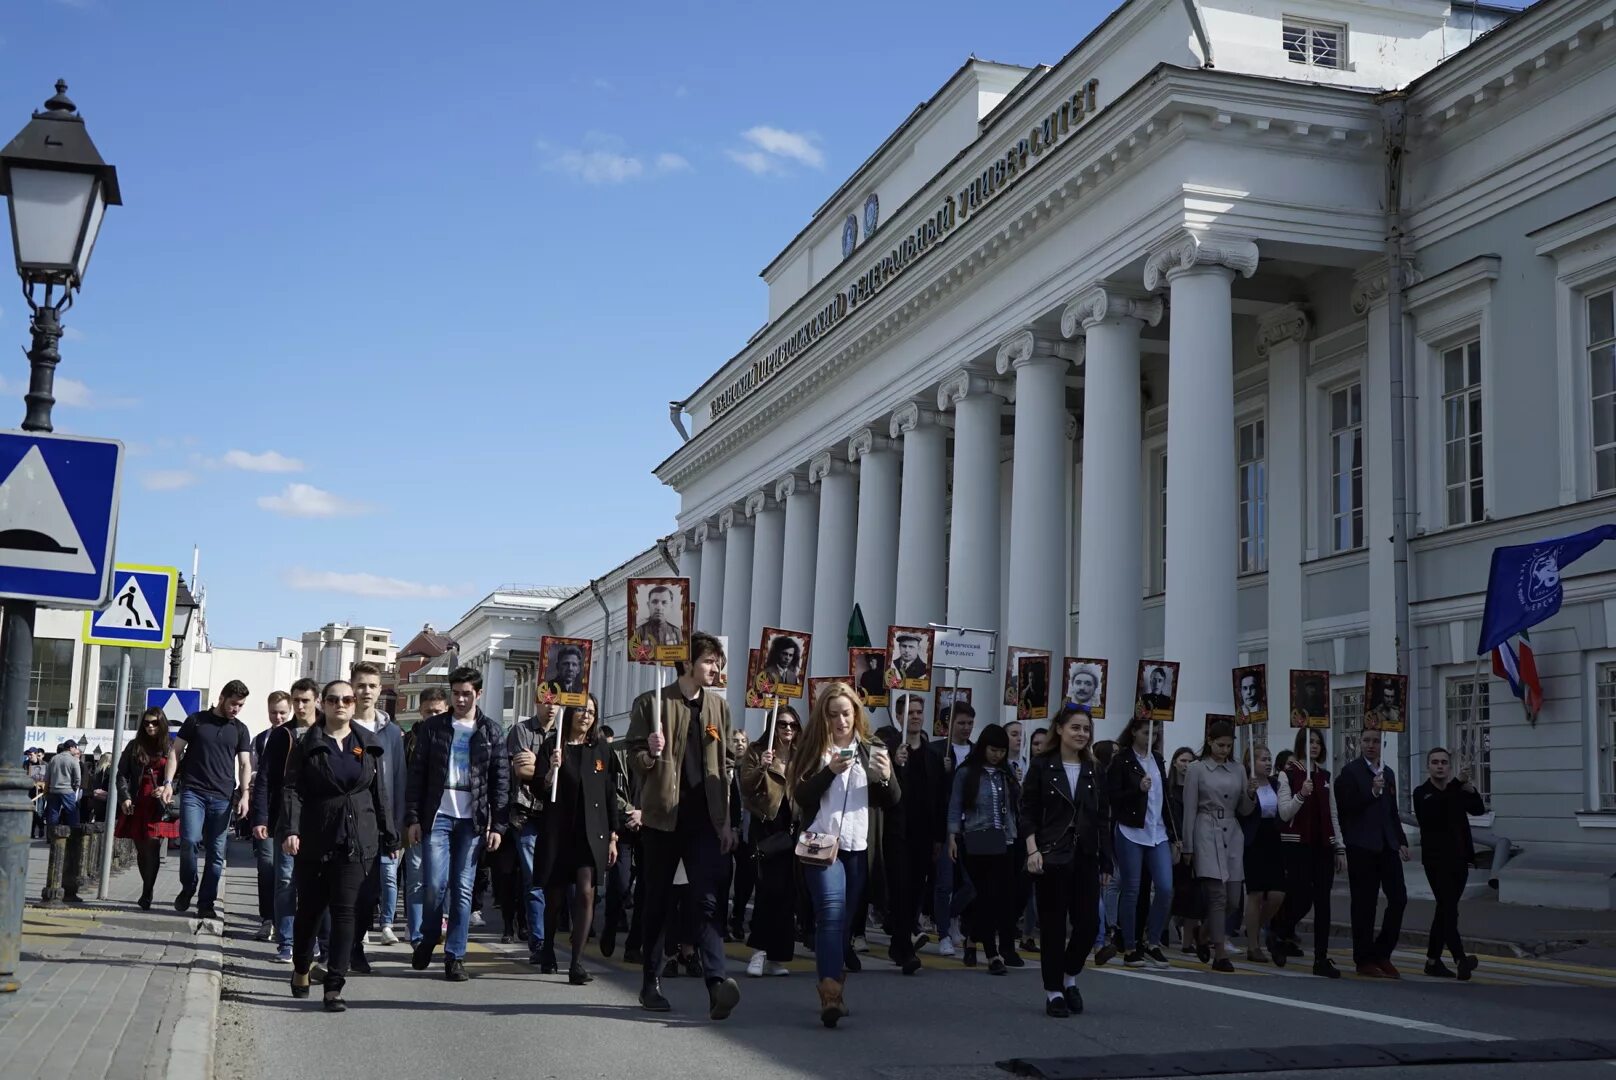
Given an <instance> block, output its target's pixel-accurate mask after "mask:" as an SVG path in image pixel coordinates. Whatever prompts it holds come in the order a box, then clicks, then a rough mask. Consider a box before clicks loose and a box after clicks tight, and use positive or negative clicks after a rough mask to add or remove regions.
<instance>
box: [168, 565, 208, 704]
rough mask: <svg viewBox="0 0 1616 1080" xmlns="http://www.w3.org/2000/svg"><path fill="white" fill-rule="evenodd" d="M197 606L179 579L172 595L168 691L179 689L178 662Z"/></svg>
mask: <svg viewBox="0 0 1616 1080" xmlns="http://www.w3.org/2000/svg"><path fill="white" fill-rule="evenodd" d="M199 606H200V605H198V604H197V602H196V597H194V596H192V595H191V590H190V589H188V588H186V587H185V578H184V577H181V578H180V587H179V591H178V592H177V593H175V594H174V645H173V647H172V648H170V649H169V651H168V685H169V689H178V688H179V685H180V661H181V660H183V659H184V658H185V638H186V635H187V634H189V633H190V632H191V616H192V615H195V614H196V609H197V608H198V607H199Z"/></svg>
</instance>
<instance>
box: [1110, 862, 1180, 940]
mask: <svg viewBox="0 0 1616 1080" xmlns="http://www.w3.org/2000/svg"><path fill="white" fill-rule="evenodd" d="M1147 869H1148V870H1149V872H1150V914H1149V915H1148V916H1146V918H1145V938H1144V940H1145V941H1147V942H1149V943H1150V944H1151V945H1155V944H1156V943H1157V942H1159V941H1161V936H1162V929H1163V928H1164V927H1165V926H1166V925H1167V914H1168V912H1170V911H1172V910H1173V845H1172V844H1170V843H1168V842H1167V841H1165V840H1163V841H1162V842H1161V843H1159V844H1157V845H1156V846H1155V847H1145V845H1143V844H1136V843H1134V842H1133V841H1132V840H1129V839H1128V838H1127V837H1126V836H1123V835H1121V834H1120V833H1119V834H1118V835H1117V876H1116V877H1115V878H1113V879H1112V880H1113V881H1120V882H1121V888H1120V889H1119V890H1118V893H1117V905H1118V907H1117V915H1118V921H1119V922H1120V923H1121V924H1122V943H1123V946H1124V947H1125V948H1127V949H1128V950H1129V951H1132V950H1133V948H1134V947H1135V946H1136V945H1138V944H1139V887H1140V883H1141V881H1142V880H1143V878H1144V874H1145V871H1146V870H1147Z"/></svg>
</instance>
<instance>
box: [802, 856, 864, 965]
mask: <svg viewBox="0 0 1616 1080" xmlns="http://www.w3.org/2000/svg"><path fill="white" fill-rule="evenodd" d="M868 875H869V862H868V860H867V859H866V853H865V852H862V851H842V852H838V853H837V855H836V861H835V862H834V863H832V864H831V865H829V866H805V867H803V870H802V879H803V882H804V884H806V885H807V887H808V897H809V899H810V900H812V901H813V904H814V969H815V971H817V972H818V974H819V977H820V978H821V979H837V980H840V979H841V977H842V958H843V957H844V956H845V955H846V953H847V948H848V945H849V944H851V941H852V938H851V936H850V934H849V931H850V930H851V929H852V926H851V914H852V913H853V912H855V911H857V910H858V909H859V905H860V904H862V903H864V881H865V878H866V877H867V876H868Z"/></svg>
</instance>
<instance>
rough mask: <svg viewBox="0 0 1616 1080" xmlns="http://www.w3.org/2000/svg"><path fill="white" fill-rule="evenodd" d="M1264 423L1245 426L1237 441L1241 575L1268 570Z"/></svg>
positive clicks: (1257, 421)
mask: <svg viewBox="0 0 1616 1080" xmlns="http://www.w3.org/2000/svg"><path fill="white" fill-rule="evenodd" d="M1263 436H1264V431H1263V422H1262V421H1261V420H1253V421H1251V422H1250V423H1249V424H1241V425H1240V427H1239V430H1238V432H1237V434H1236V437H1235V447H1236V449H1235V453H1236V460H1237V461H1238V463H1239V465H1238V467H1239V473H1240V477H1239V483H1240V572H1241V573H1242V574H1255V573H1259V572H1261V571H1263V570H1266V569H1268V537H1267V516H1268V463H1267V460H1266V456H1265V450H1264V446H1263V443H1264V437H1263Z"/></svg>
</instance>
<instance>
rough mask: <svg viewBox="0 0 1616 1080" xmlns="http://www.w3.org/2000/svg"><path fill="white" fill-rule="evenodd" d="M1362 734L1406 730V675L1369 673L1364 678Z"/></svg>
mask: <svg viewBox="0 0 1616 1080" xmlns="http://www.w3.org/2000/svg"><path fill="white" fill-rule="evenodd" d="M1363 699H1364V714H1363V729H1364V730H1365V731H1391V732H1399V731H1407V730H1408V676H1407V675H1389V674H1385V673H1383V672H1378V671H1371V672H1370V673H1369V674H1368V675H1367V676H1365V677H1364V697H1363Z"/></svg>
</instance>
